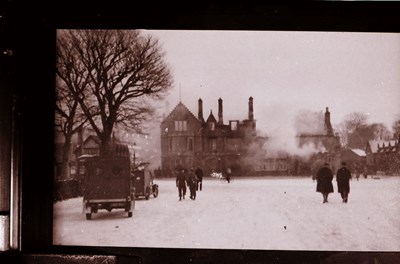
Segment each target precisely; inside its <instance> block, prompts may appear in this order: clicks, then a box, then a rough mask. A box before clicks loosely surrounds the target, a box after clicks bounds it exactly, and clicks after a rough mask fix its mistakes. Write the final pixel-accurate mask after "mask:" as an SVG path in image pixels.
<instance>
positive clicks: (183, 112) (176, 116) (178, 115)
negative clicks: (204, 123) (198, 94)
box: [161, 102, 201, 125]
mask: <svg viewBox="0 0 400 264" xmlns="http://www.w3.org/2000/svg"><path fill="white" fill-rule="evenodd" d="M175 120H186V121H188V122H195V123H198V124H199V125H200V124H201V123H200V121H199V120H198V119H197V118H196V117H195V116H194V115H193V113H192V112H191V111H190V110H189V109H188V108H187V107H186V106H185V105H184V104H183V103H182V102H179V103H178V104H177V105H176V106H175V108H174V109H173V110H172V111H171V113H169V115H168V116H167V117H166V118H165V119H164V120H163V121H162V122H161V125H163V124H166V123H170V122H173V121H175Z"/></svg>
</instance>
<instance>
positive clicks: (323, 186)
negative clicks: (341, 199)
mask: <svg viewBox="0 0 400 264" xmlns="http://www.w3.org/2000/svg"><path fill="white" fill-rule="evenodd" d="M332 180H333V172H332V170H331V169H330V168H329V163H327V162H325V163H324V166H323V167H322V168H320V169H319V170H318V172H317V192H320V193H322V197H323V201H322V202H323V203H327V202H328V195H329V193H332V192H333V185H332Z"/></svg>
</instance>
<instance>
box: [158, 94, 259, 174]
mask: <svg viewBox="0 0 400 264" xmlns="http://www.w3.org/2000/svg"><path fill="white" fill-rule="evenodd" d="M248 111H249V113H248V119H246V120H242V121H239V120H229V122H228V124H224V121H223V105H222V99H221V98H220V99H219V100H218V115H217V118H216V117H215V116H214V114H213V113H212V111H210V114H209V116H208V117H207V119H204V116H203V101H202V99H199V100H198V115H197V117H196V116H195V115H194V114H193V113H192V112H191V111H190V110H189V109H188V108H187V107H186V106H185V105H184V104H183V103H182V102H179V103H178V105H177V106H176V107H175V108H174V109H173V110H172V111H171V113H170V114H169V115H168V116H167V117H166V118H165V119H164V120H163V121H162V123H161V168H162V171H163V174H164V175H173V171H174V169H175V168H176V167H178V166H181V167H185V168H195V167H197V166H200V167H202V168H203V170H204V171H205V173H211V172H212V171H216V172H220V171H224V170H225V169H226V168H227V167H229V168H231V170H232V173H233V174H240V173H241V170H242V166H241V158H242V157H243V156H244V155H246V148H245V146H246V145H247V144H249V143H250V142H252V141H254V139H255V137H256V121H255V120H254V113H253V98H252V97H250V98H249V107H248Z"/></svg>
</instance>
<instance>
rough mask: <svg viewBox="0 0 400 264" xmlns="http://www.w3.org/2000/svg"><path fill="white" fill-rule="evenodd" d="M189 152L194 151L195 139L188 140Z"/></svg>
mask: <svg viewBox="0 0 400 264" xmlns="http://www.w3.org/2000/svg"><path fill="white" fill-rule="evenodd" d="M188 150H189V151H193V138H188Z"/></svg>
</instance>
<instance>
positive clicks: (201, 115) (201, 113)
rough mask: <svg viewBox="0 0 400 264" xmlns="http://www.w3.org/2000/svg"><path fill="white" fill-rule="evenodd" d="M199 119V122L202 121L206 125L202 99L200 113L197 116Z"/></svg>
mask: <svg viewBox="0 0 400 264" xmlns="http://www.w3.org/2000/svg"><path fill="white" fill-rule="evenodd" d="M197 118H198V119H199V121H201V122H202V123H204V117H203V100H201V98H199V112H198V114H197Z"/></svg>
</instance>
